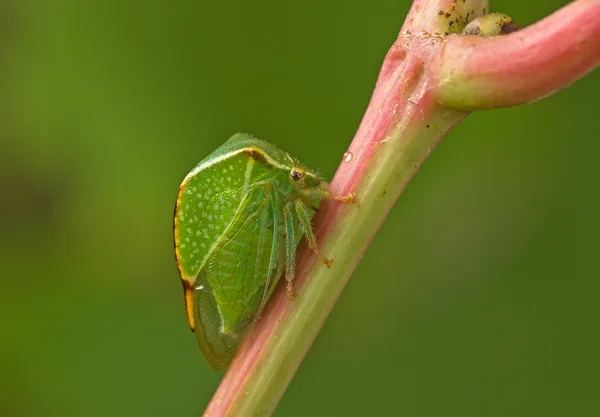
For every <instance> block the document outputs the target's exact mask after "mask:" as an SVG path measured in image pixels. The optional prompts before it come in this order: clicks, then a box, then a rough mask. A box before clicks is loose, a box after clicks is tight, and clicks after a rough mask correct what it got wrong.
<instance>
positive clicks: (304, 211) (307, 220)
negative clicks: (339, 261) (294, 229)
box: [294, 200, 333, 268]
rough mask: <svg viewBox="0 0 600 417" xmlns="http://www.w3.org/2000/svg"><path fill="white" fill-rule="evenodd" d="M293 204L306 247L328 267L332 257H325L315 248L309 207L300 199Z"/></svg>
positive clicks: (315, 243)
mask: <svg viewBox="0 0 600 417" xmlns="http://www.w3.org/2000/svg"><path fill="white" fill-rule="evenodd" d="M294 205H295V209H296V214H297V216H298V220H300V225H301V226H302V231H303V232H304V235H305V236H306V240H307V242H308V247H309V248H310V249H311V250H312V251H313V252H314V253H315V255H317V256H318V257H319V259H320V260H321V261H322V262H323V263H324V264H325V266H327V268H329V267H330V266H331V264H332V263H333V259H328V258H325V257H324V256H321V254H320V253H319V249H318V248H317V239H316V237H315V233H314V231H313V228H312V223H311V216H310V211H309V210H311V209H310V208H309V207H308V206H307V205H306V203H305V202H304V201H302V200H296V202H295V204H294Z"/></svg>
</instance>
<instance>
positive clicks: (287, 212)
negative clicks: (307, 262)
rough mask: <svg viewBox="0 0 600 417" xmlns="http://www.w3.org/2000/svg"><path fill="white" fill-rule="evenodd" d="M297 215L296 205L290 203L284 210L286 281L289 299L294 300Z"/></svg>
mask: <svg viewBox="0 0 600 417" xmlns="http://www.w3.org/2000/svg"><path fill="white" fill-rule="evenodd" d="M295 217H296V215H295V213H294V205H293V203H292V202H289V203H287V204H286V205H285V207H284V208H283V225H284V228H285V280H286V281H287V293H288V297H289V298H294V274H295V271H296V218H295Z"/></svg>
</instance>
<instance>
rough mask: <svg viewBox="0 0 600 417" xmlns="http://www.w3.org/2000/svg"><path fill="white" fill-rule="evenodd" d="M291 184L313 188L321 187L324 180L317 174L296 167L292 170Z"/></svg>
mask: <svg viewBox="0 0 600 417" xmlns="http://www.w3.org/2000/svg"><path fill="white" fill-rule="evenodd" d="M290 182H291V183H292V184H297V185H304V186H305V187H309V188H312V187H317V186H319V184H321V183H322V182H323V180H322V178H321V177H320V176H319V174H317V173H316V172H312V171H309V170H306V169H304V168H301V167H298V166H295V167H293V168H292V169H291V170H290Z"/></svg>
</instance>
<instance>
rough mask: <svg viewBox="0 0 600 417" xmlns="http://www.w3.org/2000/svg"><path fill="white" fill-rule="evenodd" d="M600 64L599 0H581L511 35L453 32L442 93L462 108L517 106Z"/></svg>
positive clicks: (442, 59) (442, 63)
mask: <svg viewBox="0 0 600 417" xmlns="http://www.w3.org/2000/svg"><path fill="white" fill-rule="evenodd" d="M598 65H600V1H598V0H578V1H574V2H572V3H570V4H569V5H567V6H565V7H563V8H562V9H560V10H558V11H557V12H555V13H554V14H552V15H551V16H548V17H547V18H545V19H543V20H541V21H540V22H538V23H536V24H534V25H532V26H529V27H527V28H525V29H523V30H520V31H518V32H514V33H512V34H510V35H507V36H500V37H494V38H481V37H477V36H459V35H451V36H449V37H448V39H447V41H446V45H445V46H444V48H443V50H442V53H441V55H440V56H439V62H437V63H436V64H435V65H434V68H437V72H438V74H437V78H438V80H439V86H438V92H437V99H438V101H439V102H440V103H442V104H445V105H448V106H452V107H457V108H462V109H475V108H494V107H507V106H515V105H518V104H523V103H528V102H531V101H533V100H537V99H539V98H542V97H545V96H547V95H549V94H552V93H553V92H555V91H556V90H558V89H560V88H564V87H566V86H567V85H569V84H571V83H573V82H574V81H576V80H578V79H579V78H581V77H582V76H584V75H585V74H586V73H588V72H590V71H592V70H593V69H594V68H596V67H598Z"/></svg>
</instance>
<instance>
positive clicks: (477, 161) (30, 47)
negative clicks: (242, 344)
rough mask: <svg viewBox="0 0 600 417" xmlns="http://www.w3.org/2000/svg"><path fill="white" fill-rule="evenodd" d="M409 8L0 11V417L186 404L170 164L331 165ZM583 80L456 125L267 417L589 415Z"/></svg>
mask: <svg viewBox="0 0 600 417" xmlns="http://www.w3.org/2000/svg"><path fill="white" fill-rule="evenodd" d="M409 3H410V2H409V1H408V0H373V1H369V2H364V1H360V0H347V1H345V2H320V1H317V0H309V1H304V2H283V3H281V2H280V3H274V2H270V1H264V0H256V1H252V2H250V1H223V2H216V1H213V2H204V1H198V0H179V1H175V2H172V3H169V4H167V3H164V2H158V1H141V0H130V1H126V2H122V1H117V0H106V1H102V2H92V1H90V2H85V1H79V0H56V1H35V0H32V1H17V0H4V1H2V2H1V3H0V57H1V60H0V62H2V64H1V65H0V92H1V99H0V189H1V194H0V266H1V269H0V273H1V275H0V326H1V329H2V331H1V336H0V337H1V340H0V415H2V416H198V415H200V414H201V412H202V410H203V409H204V407H205V405H206V404H207V402H208V401H209V399H210V397H211V394H212V392H213V391H214V389H215V388H216V386H217V384H218V382H219V379H220V378H221V374H219V373H216V372H214V371H212V370H211V369H210V368H209V366H208V365H207V364H206V363H205V362H204V360H203V358H202V356H201V354H200V352H199V349H198V347H197V346H196V341H195V338H194V337H193V336H192V335H191V334H190V331H189V329H188V328H187V324H186V320H185V317H184V311H183V301H182V291H181V286H180V283H179V278H178V274H177V270H176V267H175V263H174V255H173V247H172V229H171V227H172V226H171V224H172V213H173V205H174V201H175V195H176V192H177V189H178V186H179V183H180V181H181V180H182V178H183V177H184V176H185V174H186V173H187V172H188V171H189V170H190V169H191V168H192V167H193V166H194V165H195V164H196V163H197V162H198V161H199V160H200V159H202V158H204V157H205V156H206V155H207V154H208V153H210V152H211V151H212V150H213V149H214V148H216V147H217V146H218V145H219V144H221V143H222V142H224V141H225V140H226V139H227V138H228V137H229V136H230V135H231V134H233V133H234V132H237V131H245V132H252V133H253V134H255V135H257V136H259V137H262V138H265V139H268V140H270V141H272V142H273V143H276V144H278V145H280V146H281V147H282V148H284V149H286V150H288V151H289V152H290V153H292V154H294V155H296V156H297V157H298V158H299V159H301V160H302V161H304V162H305V163H306V164H308V165H310V166H314V167H318V168H320V169H321V170H322V172H324V173H325V174H326V175H327V176H329V177H331V176H332V175H333V173H334V172H335V167H336V166H337V164H338V163H339V162H340V160H341V157H342V155H343V153H344V151H345V149H346V147H347V145H348V143H349V142H350V140H351V139H352V137H353V134H354V132H355V130H356V128H357V126H358V124H359V122H360V119H361V117H362V114H363V112H364V110H365V108H366V106H367V103H368V100H369V97H370V94H371V91H372V88H373V85H374V83H375V80H376V77H377V74H378V71H379V66H380V64H381V62H382V59H383V56H384V54H385V53H386V51H387V49H388V47H389V46H390V45H391V43H392V42H393V41H394V39H395V37H396V34H397V32H398V30H399V29H400V27H401V25H402V22H403V17H404V16H405V15H406V12H407V11H408V8H409V5H410V4H409ZM565 3H566V1H560V0H553V1H545V2H523V1H520V0H498V1H495V2H494V4H493V5H492V6H493V7H492V10H493V11H501V12H506V13H509V14H510V15H512V16H513V17H514V18H515V19H516V20H517V22H519V23H520V24H521V25H528V24H531V23H533V22H535V21H537V20H539V19H540V18H542V17H543V16H545V15H547V14H549V13H551V12H552V11H554V10H556V9H557V8H559V7H560V6H561V5H563V4H565ZM548 71H551V69H550V68H548ZM599 96H600V73H599V72H598V71H596V72H594V73H592V74H590V75H588V76H587V77H585V78H584V79H582V80H580V81H578V82H577V83H575V84H574V85H573V86H571V87H569V88H567V89H565V90H563V91H561V92H559V93H558V94H555V95H553V96H552V97H549V98H546V99H544V100H542V101H539V102H536V103H533V104H529V105H526V106H521V107H518V108H512V109H505V110H494V111H487V112H478V113H476V114H473V115H471V116H469V117H468V118H467V119H466V120H465V121H464V122H463V123H461V124H460V125H459V126H458V127H456V128H455V129H454V130H453V131H452V132H451V133H450V134H449V135H448V136H447V137H446V138H445V139H444V141H443V142H442V143H441V145H440V146H439V147H438V149H436V151H435V152H434V153H433V154H432V155H431V157H430V158H429V160H428V161H427V162H426V163H425V165H424V166H423V168H422V169H421V171H420V172H419V174H418V175H417V176H416V177H415V179H414V180H413V181H412V182H411V184H410V186H409V187H408V189H407V190H406V192H405V193H404V194H403V195H402V197H401V199H400V200H399V202H398V204H397V205H396V207H395V208H394V210H393V211H392V213H391V214H390V217H389V218H388V220H387V221H386V222H385V224H384V225H383V227H382V229H381V231H380V232H379V234H378V235H377V237H376V238H375V240H374V242H373V244H372V246H371V247H370V249H369V251H368V252H367V254H366V256H365V257H364V259H363V261H362V262H361V264H360V266H359V268H358V270H357V271H356V273H355V274H354V275H353V277H352V279H351V281H350V283H349V284H348V286H347V288H346V290H345V291H344V293H343V295H342V297H341V299H340V300H339V302H338V304H337V306H336V307H335V309H334V311H333V313H332V315H331V316H330V318H329V320H328V321H327V323H326V325H325V327H324V329H323V330H322V332H321V334H320V335H319V337H318V338H317V340H316V342H315V344H314V347H313V348H312V350H311V351H310V352H309V354H308V356H307V358H306V360H305V362H304V363H303V365H302V367H301V369H300V370H299V372H298V374H297V376H296V377H295V379H294V381H293V382H292V384H291V386H290V387H289V389H288V391H287V392H286V394H285V396H284V398H283V399H282V402H281V404H280V406H279V408H278V410H277V412H276V415H278V416H463V417H464V416H597V415H600V395H599V392H600V355H599V353H600V336H599V335H598V318H599V317H600V307H599V295H600V260H599V256H600V255H599V248H600V221H599V219H598V215H599V214H600V186H599V180H600V163H598V159H599V158H600V140H599V139H600V125H599V123H598V116H599V115H600V110H599V99H598V97H599Z"/></svg>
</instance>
